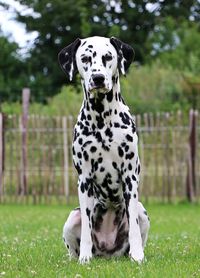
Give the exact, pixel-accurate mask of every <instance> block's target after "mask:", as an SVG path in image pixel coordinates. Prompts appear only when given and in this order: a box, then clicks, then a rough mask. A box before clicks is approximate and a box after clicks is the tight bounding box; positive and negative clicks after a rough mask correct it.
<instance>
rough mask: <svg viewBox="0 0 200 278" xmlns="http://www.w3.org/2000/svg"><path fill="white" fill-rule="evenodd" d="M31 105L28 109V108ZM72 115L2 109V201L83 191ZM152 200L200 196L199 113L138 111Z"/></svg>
mask: <svg viewBox="0 0 200 278" xmlns="http://www.w3.org/2000/svg"><path fill="white" fill-rule="evenodd" d="M25 110H26V109H25ZM74 123H75V120H74V119H73V118H72V117H70V116H69V117H65V116H64V117H44V116H39V115H29V116H24V115H22V116H16V115H2V114H1V113H0V201H1V202H2V203H6V202H29V203H34V204H36V203H51V202H59V203H63V202H66V201H69V198H72V197H73V196H76V195H77V186H76V184H77V175H76V171H75V169H74V166H73V163H72V151H71V144H72V136H73V126H74ZM136 123H137V127H138V135H139V153H140V160H141V165H142V171H141V183H140V191H141V196H143V198H145V200H146V201H148V200H150V199H156V200H161V201H176V200H180V199H188V200H190V201H194V200H197V199H198V198H199V196H200V152H199V144H198V142H199V136H200V132H199V117H198V113H197V111H193V110H191V111H190V113H189V115H186V114H183V113H182V112H181V111H178V112H177V113H160V114H159V113H157V114H155V115H153V114H144V115H137V116H136Z"/></svg>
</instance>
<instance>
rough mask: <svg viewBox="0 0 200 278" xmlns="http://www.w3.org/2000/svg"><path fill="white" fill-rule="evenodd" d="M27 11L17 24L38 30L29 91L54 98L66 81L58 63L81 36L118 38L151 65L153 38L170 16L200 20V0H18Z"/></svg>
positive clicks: (29, 70) (29, 63)
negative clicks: (58, 57)
mask: <svg viewBox="0 0 200 278" xmlns="http://www.w3.org/2000/svg"><path fill="white" fill-rule="evenodd" d="M18 2H19V3H20V4H22V5H24V9H25V10H26V9H27V11H28V10H30V9H31V12H24V11H23V12H21V13H17V16H16V20H17V21H19V22H22V23H24V24H25V26H26V29H27V32H32V31H37V32H38V37H37V38H36V39H35V42H34V46H33V49H31V51H30V57H29V58H28V59H27V60H26V65H27V74H28V75H29V84H28V85H29V86H30V87H31V89H32V91H33V93H34V96H35V97H36V98H37V99H40V98H41V97H43V96H44V95H45V97H46V96H52V95H54V94H55V93H57V92H58V90H59V89H60V87H61V86H62V85H63V84H65V83H66V82H67V81H66V78H65V76H64V74H62V73H61V72H60V69H59V66H58V63H57V54H58V52H59V51H60V50H61V49H62V48H63V47H64V46H66V45H67V44H69V43H71V42H72V41H73V40H75V39H76V38H77V37H81V38H82V37H86V36H94V35H99V36H117V37H119V38H120V39H121V40H124V41H125V42H127V43H129V44H131V45H132V46H133V48H134V49H135V54H136V55H135V60H136V61H138V62H139V63H144V62H145V61H146V54H147V53H148V52H149V53H151V51H152V44H151V40H149V35H150V34H151V33H152V32H153V33H154V32H155V27H157V26H162V20H163V18H165V17H166V16H171V17H172V18H176V20H178V22H179V23H180V22H181V21H182V20H183V19H184V20H185V19H187V20H193V21H197V22H198V20H199V5H200V4H199V1H198V0H187V1H186V0H175V1H169V0H165V1H161V0H151V1H148V2H147V1H146V0H134V1H133V0H128V1H121V0H114V1H109V0H104V1H103V0H95V1H91V0H88V1H87V0H77V1H76V2H74V1H73V0H66V1H62V0H40V1H34V0H18Z"/></svg>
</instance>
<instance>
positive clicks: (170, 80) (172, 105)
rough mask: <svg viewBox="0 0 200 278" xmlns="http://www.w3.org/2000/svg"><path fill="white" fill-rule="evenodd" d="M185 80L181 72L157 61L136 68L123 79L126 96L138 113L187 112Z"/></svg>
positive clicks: (123, 89) (123, 90)
mask: <svg viewBox="0 0 200 278" xmlns="http://www.w3.org/2000/svg"><path fill="white" fill-rule="evenodd" d="M183 84H184V79H183V77H182V75H181V73H180V72H179V71H178V70H174V69H172V68H171V67H163V66H162V64H161V63H159V62H157V63H154V64H152V65H146V66H142V67H138V68H136V67H132V68H131V71H130V73H129V74H128V75H127V77H126V78H123V79H122V86H121V87H122V94H123V96H124V99H125V100H126V102H127V104H128V105H129V106H130V108H131V111H132V112H133V113H134V114H137V113H145V112H158V111H173V110H178V109H185V110H187V108H188V106H189V104H188V103H187V101H186V98H185V97H184V94H183Z"/></svg>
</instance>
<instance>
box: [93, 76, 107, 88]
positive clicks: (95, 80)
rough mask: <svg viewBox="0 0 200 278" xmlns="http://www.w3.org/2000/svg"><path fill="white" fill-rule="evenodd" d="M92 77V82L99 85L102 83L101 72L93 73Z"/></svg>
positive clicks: (103, 77)
mask: <svg viewBox="0 0 200 278" xmlns="http://www.w3.org/2000/svg"><path fill="white" fill-rule="evenodd" d="M92 79H93V81H94V84H95V85H97V86H99V85H102V84H103V83H104V81H105V76H104V75H103V74H93V75H92Z"/></svg>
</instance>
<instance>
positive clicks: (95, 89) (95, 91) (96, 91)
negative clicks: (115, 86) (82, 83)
mask: <svg viewBox="0 0 200 278" xmlns="http://www.w3.org/2000/svg"><path fill="white" fill-rule="evenodd" d="M109 91H110V90H109V89H108V88H106V87H93V88H90V89H89V92H90V93H91V94H93V95H96V94H99V93H100V94H106V93H108V92H109Z"/></svg>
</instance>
